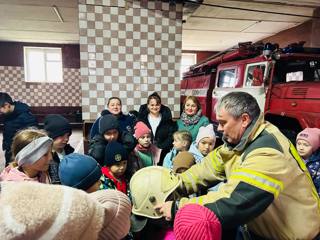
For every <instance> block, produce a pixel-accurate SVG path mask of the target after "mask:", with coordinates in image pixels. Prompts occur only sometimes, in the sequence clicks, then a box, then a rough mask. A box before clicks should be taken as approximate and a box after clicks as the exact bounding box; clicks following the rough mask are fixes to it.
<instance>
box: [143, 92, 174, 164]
mask: <svg viewBox="0 0 320 240" xmlns="http://www.w3.org/2000/svg"><path fill="white" fill-rule="evenodd" d="M138 120H140V121H143V122H144V123H145V124H146V125H147V126H148V127H149V128H150V129H151V130H152V131H151V132H152V140H153V144H155V145H156V146H157V147H158V148H160V149H162V151H161V156H160V162H159V163H158V164H159V165H160V166H162V162H163V159H164V157H165V156H166V154H167V153H168V152H169V151H170V149H171V148H172V142H173V137H172V136H173V133H174V132H175V131H177V125H176V123H175V122H174V121H173V120H172V115H171V110H170V109H169V108H168V107H167V106H164V105H162V104H161V98H160V96H159V95H158V94H157V93H156V92H154V93H153V94H151V95H150V96H149V97H148V100H147V104H144V105H141V106H140V109H139V115H138Z"/></svg>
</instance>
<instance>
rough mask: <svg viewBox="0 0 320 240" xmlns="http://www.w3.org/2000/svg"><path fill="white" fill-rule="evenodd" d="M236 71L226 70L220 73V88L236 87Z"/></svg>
mask: <svg viewBox="0 0 320 240" xmlns="http://www.w3.org/2000/svg"><path fill="white" fill-rule="evenodd" d="M235 85H236V70H235V69H225V70H222V71H220V72H219V79H218V87H221V88H223V87H235Z"/></svg>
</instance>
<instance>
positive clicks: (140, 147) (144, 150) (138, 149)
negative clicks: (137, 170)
mask: <svg viewBox="0 0 320 240" xmlns="http://www.w3.org/2000/svg"><path fill="white" fill-rule="evenodd" d="M150 147H151V144H150V146H149V147H147V148H146V147H144V146H142V145H140V144H139V143H138V144H137V146H136V150H137V151H139V152H150Z"/></svg>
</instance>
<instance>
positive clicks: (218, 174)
mask: <svg viewBox="0 0 320 240" xmlns="http://www.w3.org/2000/svg"><path fill="white" fill-rule="evenodd" d="M178 177H179V178H180V179H181V180H182V184H181V185H180V187H181V189H180V190H181V191H185V194H190V193H193V192H197V190H198V189H200V188H203V187H205V188H207V187H208V186H211V184H212V183H213V182H214V181H216V180H226V183H224V184H221V185H220V186H219V189H218V191H215V192H209V193H208V194H207V195H203V196H200V197H197V198H191V199H188V198H182V199H181V200H180V202H179V208H180V207H182V206H183V205H185V204H187V203H199V204H202V205H205V206H206V207H208V208H210V209H211V210H212V211H213V212H214V213H215V214H216V215H217V217H218V218H219V219H220V221H221V225H222V227H223V228H232V227H235V226H238V225H240V224H244V223H246V224H247V227H248V230H249V231H250V232H252V233H254V234H256V235H258V236H260V237H262V238H266V239H278V240H281V239H313V238H315V237H316V236H317V234H318V233H319V229H320V208H319V207H320V205H319V196H318V194H317V193H316V189H315V187H314V185H313V184H312V182H311V177H310V174H309V173H308V170H307V167H306V165H305V164H304V162H303V160H302V159H301V158H300V157H299V155H298V152H297V150H296V149H295V147H294V146H293V145H292V143H291V142H290V141H289V140H288V139H287V138H286V137H285V136H284V135H283V134H282V133H281V132H280V131H279V129H278V128H276V127H275V126H274V125H272V124H270V123H268V122H264V121H263V115H261V116H260V118H259V119H258V120H256V121H253V122H252V123H251V124H250V126H249V127H248V128H247V129H246V131H245V133H244V134H243V136H242V138H241V140H240V142H239V143H238V145H236V146H231V145H230V144H228V143H227V142H225V143H224V145H223V146H220V147H218V148H216V149H215V150H214V151H212V152H210V153H209V154H208V156H207V157H206V158H205V159H203V161H202V162H201V163H200V164H196V165H194V166H192V167H191V168H190V169H189V170H187V171H186V172H184V173H182V174H181V175H179V176H178ZM306 223H308V224H307V227H306Z"/></svg>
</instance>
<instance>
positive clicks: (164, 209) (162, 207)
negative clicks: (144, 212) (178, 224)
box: [154, 201, 173, 221]
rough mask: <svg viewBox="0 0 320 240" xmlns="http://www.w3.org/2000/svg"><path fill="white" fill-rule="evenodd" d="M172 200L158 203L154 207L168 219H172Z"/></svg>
mask: <svg viewBox="0 0 320 240" xmlns="http://www.w3.org/2000/svg"><path fill="white" fill-rule="evenodd" d="M172 203H173V202H172V201H168V202H164V203H161V204H157V205H156V206H155V207H154V209H155V210H156V211H157V212H158V213H160V214H161V215H162V216H163V217H164V218H165V219H166V220H167V221H170V220H171V218H172V216H171V208H172Z"/></svg>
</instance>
